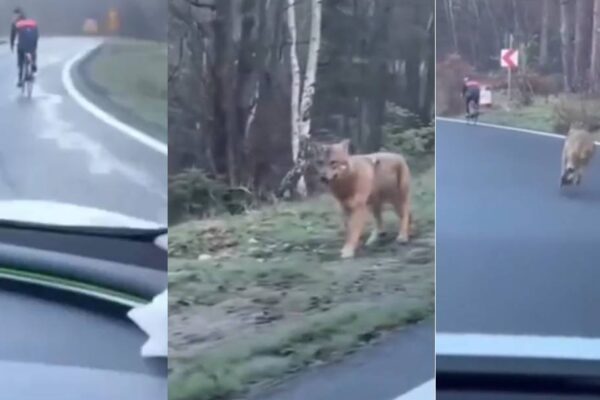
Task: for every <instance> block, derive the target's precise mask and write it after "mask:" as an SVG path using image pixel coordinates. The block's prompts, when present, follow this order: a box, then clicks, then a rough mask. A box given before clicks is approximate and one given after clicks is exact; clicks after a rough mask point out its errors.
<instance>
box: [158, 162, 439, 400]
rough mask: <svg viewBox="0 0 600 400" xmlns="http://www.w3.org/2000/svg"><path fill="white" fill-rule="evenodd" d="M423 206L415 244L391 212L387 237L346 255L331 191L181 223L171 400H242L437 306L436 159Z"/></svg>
mask: <svg viewBox="0 0 600 400" xmlns="http://www.w3.org/2000/svg"><path fill="white" fill-rule="evenodd" d="M413 204H414V213H415V220H416V227H417V232H416V237H415V238H414V239H413V241H412V242H411V243H410V244H409V245H406V246H399V245H397V244H396V243H395V242H394V238H395V232H396V228H397V222H396V219H395V216H394V215H392V213H391V212H388V213H387V214H386V215H385V221H386V232H388V235H386V237H385V238H383V239H382V241H381V243H379V244H377V245H376V246H374V247H373V248H368V249H367V248H363V249H361V251H360V253H359V254H358V255H357V257H356V258H355V259H353V260H345V261H343V260H340V259H339V250H340V247H341V246H342V235H341V227H340V216H339V214H338V212H337V210H336V208H335V206H334V203H333V199H331V198H329V196H323V197H319V198H315V199H311V200H307V201H305V202H302V203H282V204H278V205H276V206H274V207H265V208H264V209H260V210H256V211H252V212H249V213H247V214H245V215H241V216H230V217H223V218H219V219H211V220H205V221H194V222H188V223H185V224H182V225H179V226H175V227H173V228H172V229H170V232H169V236H170V237H169V294H170V296H169V369H170V374H169V375H170V376H169V397H170V398H171V399H173V400H191V399H194V400H216V399H221V400H224V399H232V398H239V397H237V396H243V395H244V394H245V393H246V392H247V390H248V389H249V388H251V389H253V390H260V389H261V388H264V386H268V385H271V384H273V383H276V382H279V381H281V380H283V379H285V378H286V377H289V376H290V374H294V373H296V372H298V371H300V370H302V369H305V368H307V367H310V366H313V365H315V364H320V363H326V362H331V361H334V360H338V359H340V358H341V357H343V356H344V355H346V354H348V353H350V352H352V351H354V350H356V349H357V348H358V347H360V346H363V345H366V344H368V343H371V342H373V341H375V340H377V339H379V338H380V337H381V336H382V335H383V334H384V333H385V332H387V331H390V330H393V329H398V328H401V327H402V326H405V325H408V324H413V323H415V322H418V321H420V320H422V319H424V318H427V317H428V316H430V315H432V313H433V309H434V169H433V166H432V162H431V163H430V164H429V168H427V169H426V170H425V171H424V172H422V173H420V174H415V179H414V188H413ZM366 234H368V232H365V235H366Z"/></svg>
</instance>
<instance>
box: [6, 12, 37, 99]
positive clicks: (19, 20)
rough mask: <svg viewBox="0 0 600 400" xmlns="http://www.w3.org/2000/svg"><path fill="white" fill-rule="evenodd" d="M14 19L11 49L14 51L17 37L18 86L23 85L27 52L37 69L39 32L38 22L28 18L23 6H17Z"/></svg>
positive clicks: (32, 64)
mask: <svg viewBox="0 0 600 400" xmlns="http://www.w3.org/2000/svg"><path fill="white" fill-rule="evenodd" d="M13 13H14V19H13V23H12V26H11V29H10V49H11V51H14V47H15V39H17V65H18V67H19V80H18V82H17V86H18V87H22V86H23V64H24V62H25V54H27V53H30V54H31V69H32V71H33V72H34V73H35V72H36V71H37V62H36V61H37V44H38V39H39V32H38V26H37V22H36V21H35V20H33V19H30V18H27V16H26V15H25V12H24V11H23V9H22V8H21V7H17V8H15V9H14V11H13Z"/></svg>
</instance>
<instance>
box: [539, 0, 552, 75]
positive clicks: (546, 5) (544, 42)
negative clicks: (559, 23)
mask: <svg viewBox="0 0 600 400" xmlns="http://www.w3.org/2000/svg"><path fill="white" fill-rule="evenodd" d="M549 31H550V1H542V29H541V33H540V58H539V64H540V65H546V64H548V34H549Z"/></svg>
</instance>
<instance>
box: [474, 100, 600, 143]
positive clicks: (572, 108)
mask: <svg viewBox="0 0 600 400" xmlns="http://www.w3.org/2000/svg"><path fill="white" fill-rule="evenodd" d="M494 103H495V106H494V108H492V109H488V110H484V111H483V112H482V113H481V116H480V121H481V122H487V123H490V124H496V125H502V126H509V127H515V128H523V129H532V130H537V131H542V132H550V133H558V134H566V133H567V132H568V129H569V125H570V124H571V123H573V122H575V121H580V122H584V123H585V124H586V125H588V126H589V127H590V129H591V131H593V135H594V136H595V138H596V140H599V139H600V132H598V131H597V129H598V128H599V127H600V100H598V99H593V98H582V97H578V96H577V95H572V94H560V95H559V96H553V97H552V98H550V99H545V98H543V97H534V98H533V102H532V104H531V105H528V106H517V105H512V106H511V107H510V108H509V107H507V104H508V101H507V99H506V96H505V95H503V94H496V95H495V96H494Z"/></svg>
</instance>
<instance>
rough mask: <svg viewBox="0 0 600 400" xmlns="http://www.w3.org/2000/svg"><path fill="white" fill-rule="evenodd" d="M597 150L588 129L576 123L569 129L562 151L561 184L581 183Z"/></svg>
mask: <svg viewBox="0 0 600 400" xmlns="http://www.w3.org/2000/svg"><path fill="white" fill-rule="evenodd" d="M595 150H596V146H595V145H594V139H593V137H592V135H591V134H590V133H589V132H588V131H587V130H586V129H584V128H583V127H582V126H580V125H575V126H573V127H572V128H571V129H570V130H569V133H568V135H567V138H566V139H565V144H564V146H563V152H562V172H561V178H560V184H561V186H563V185H570V184H575V185H579V184H580V183H581V177H582V175H583V171H584V170H585V169H586V168H587V166H588V165H589V163H590V161H591V159H592V157H593V156H594V152H595Z"/></svg>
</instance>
